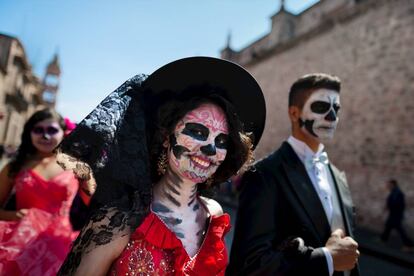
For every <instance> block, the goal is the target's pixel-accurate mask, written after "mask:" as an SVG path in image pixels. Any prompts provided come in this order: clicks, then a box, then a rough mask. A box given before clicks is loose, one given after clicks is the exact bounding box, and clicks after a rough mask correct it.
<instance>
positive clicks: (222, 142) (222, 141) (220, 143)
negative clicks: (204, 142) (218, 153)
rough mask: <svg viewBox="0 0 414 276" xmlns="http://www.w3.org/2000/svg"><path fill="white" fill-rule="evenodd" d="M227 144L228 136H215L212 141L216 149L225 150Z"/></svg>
mask: <svg viewBox="0 0 414 276" xmlns="http://www.w3.org/2000/svg"><path fill="white" fill-rule="evenodd" d="M228 142H229V136H228V135H227V134H223V133H221V134H219V135H217V137H216V139H214V143H215V144H216V148H218V149H227V146H228Z"/></svg>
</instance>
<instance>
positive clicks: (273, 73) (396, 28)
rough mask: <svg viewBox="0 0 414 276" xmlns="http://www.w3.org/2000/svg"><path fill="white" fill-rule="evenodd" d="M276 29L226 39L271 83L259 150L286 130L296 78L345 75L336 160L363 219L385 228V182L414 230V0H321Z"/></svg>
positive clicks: (284, 16) (333, 148)
mask: <svg viewBox="0 0 414 276" xmlns="http://www.w3.org/2000/svg"><path fill="white" fill-rule="evenodd" d="M271 24H272V28H271V31H270V33H269V34H267V35H265V36H263V37H262V38H260V39H258V40H257V41H255V42H253V43H251V44H250V45H249V46H247V47H245V48H243V49H241V50H239V51H235V50H233V49H231V47H230V45H227V46H226V47H225V48H224V49H223V50H222V52H221V56H222V57H223V58H225V59H229V60H232V61H234V62H237V63H239V64H241V65H243V66H244V67H245V68H246V69H247V70H248V71H250V72H251V73H252V74H253V75H254V77H255V78H256V79H257V80H258V82H259V84H260V85H261V87H262V88H263V90H264V93H265V97H266V105H267V122H266V129H265V133H264V135H263V138H262V140H261V142H260V144H259V146H258V148H257V153H256V154H257V157H258V158H260V157H263V156H265V155H267V154H268V153H270V152H271V151H272V150H273V149H275V148H276V147H278V146H279V145H280V144H281V142H282V141H284V140H285V139H286V137H287V136H288V135H289V131H290V130H289V128H290V123H289V118H288V115H287V105H288V91H289V88H290V85H291V84H292V83H293V81H295V80H296V79H297V78H298V77H300V76H302V75H304V74H307V73H311V72H326V73H332V74H335V75H337V76H339V77H340V78H341V80H342V92H341V105H342V109H341V115H340V122H339V127H338V130H337V132H336V136H335V139H334V140H333V141H332V142H330V143H329V144H327V148H328V153H329V157H330V160H332V161H333V163H335V164H336V165H337V166H338V167H339V168H340V169H343V170H345V171H346V174H347V178H348V182H349V185H350V189H351V191H352V194H353V199H354V204H355V206H356V210H357V223H358V224H359V225H361V226H363V227H367V228H371V229H373V230H376V231H381V230H382V227H383V223H384V220H385V212H384V205H385V198H386V195H387V194H386V191H385V189H384V182H385V181H386V180H387V179H389V178H395V179H397V180H398V182H399V183H400V186H401V188H402V190H403V191H404V192H405V194H406V216H405V224H406V226H407V227H408V230H410V231H409V232H411V233H414V186H413V185H414V120H413V118H414V63H413V61H414V51H413V45H414V1H411V0H321V1H320V2H318V3H316V4H315V5H313V6H311V7H310V8H308V9H307V10H305V11H303V12H302V13H300V14H297V15H294V14H291V13H289V12H288V11H286V10H285V9H284V8H283V6H282V8H281V10H280V11H279V12H277V13H276V14H275V15H274V16H273V17H272V18H271Z"/></svg>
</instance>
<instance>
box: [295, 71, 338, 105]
mask: <svg viewBox="0 0 414 276" xmlns="http://www.w3.org/2000/svg"><path fill="white" fill-rule="evenodd" d="M321 88H325V89H330V90H335V91H337V92H338V93H339V92H340V91H341V80H340V79H339V78H338V77H337V76H333V75H329V74H324V73H313V74H309V75H305V76H303V77H301V78H299V79H298V80H296V81H295V82H294V83H293V84H292V87H291V88H290V91H289V106H297V107H299V108H302V107H303V105H304V104H305V101H306V100H307V99H308V97H309V96H310V94H311V93H312V92H313V91H315V90H316V89H321Z"/></svg>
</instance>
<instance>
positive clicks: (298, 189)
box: [281, 142, 331, 243]
mask: <svg viewBox="0 0 414 276" xmlns="http://www.w3.org/2000/svg"><path fill="white" fill-rule="evenodd" d="M281 151H282V156H283V158H284V162H283V167H284V169H285V171H286V174H287V176H288V179H289V182H288V183H289V184H290V185H291V187H292V188H293V190H294V191H295V193H296V196H297V197H298V199H299V201H300V204H301V205H302V209H303V210H304V211H305V212H306V213H307V215H308V217H309V218H310V220H311V221H312V224H313V226H314V230H315V234H316V235H317V237H318V238H319V239H320V242H321V243H325V240H326V237H327V236H328V237H329V235H330V231H331V229H330V226H329V223H328V220H327V218H326V214H325V211H324V209H323V206H322V203H321V201H320V199H319V196H318V194H317V192H316V191H315V188H314V186H313V184H312V182H311V180H310V178H309V176H308V173H307V172H306V169H305V167H304V165H303V163H302V162H301V161H300V159H299V157H298V156H297V155H296V153H295V152H294V151H293V149H292V147H291V146H290V145H289V144H288V143H287V142H284V144H283V145H282V147H281Z"/></svg>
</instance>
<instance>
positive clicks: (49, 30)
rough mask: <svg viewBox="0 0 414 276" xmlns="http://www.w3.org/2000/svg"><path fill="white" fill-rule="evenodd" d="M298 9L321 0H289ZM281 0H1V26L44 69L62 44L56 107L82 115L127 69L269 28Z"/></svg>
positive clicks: (237, 44) (238, 42)
mask: <svg viewBox="0 0 414 276" xmlns="http://www.w3.org/2000/svg"><path fill="white" fill-rule="evenodd" d="M285 2H286V9H287V10H289V11H291V12H292V13H298V12H300V11H302V10H303V9H305V8H307V7H309V6H310V5H312V4H314V3H316V2H318V1H317V0H286V1H285ZM279 7H280V0H257V1H254V0H204V1H197V0H122V1H113V0H112V1H110V0H87V1H82V0H61V1H58V0H31V1H30V0H0V32H1V33H5V34H8V35H12V36H15V37H17V38H19V39H20V41H21V42H22V43H23V45H24V47H25V49H26V54H27V55H28V58H29V62H30V63H31V64H32V66H33V69H34V71H35V72H36V74H37V75H38V76H40V77H42V76H43V74H44V69H45V66H46V64H47V63H48V62H49V61H50V60H51V58H52V57H53V55H54V53H55V52H58V54H59V58H60V63H61V69H62V77H61V82H60V91H59V96H58V105H57V109H58V111H59V112H61V113H62V114H63V115H64V116H69V117H70V118H72V119H74V120H77V121H79V120H80V119H82V118H83V117H84V116H86V115H87V114H88V113H89V111H90V110H91V109H93V108H94V107H95V106H96V105H97V104H98V103H99V102H100V101H101V100H102V99H103V98H104V97H105V96H106V95H107V94H109V93H110V92H111V91H112V90H114V89H115V88H116V87H118V86H119V85H120V84H122V82H124V81H125V80H126V79H128V78H129V77H131V76H133V75H136V74H138V73H147V74H149V73H151V72H153V71H154V70H155V69H157V68H158V67H160V66H162V65H163V64H166V63H168V62H170V61H173V60H175V59H178V58H183V57H187V56H194V55H203V56H215V57H218V56H219V52H220V50H221V49H222V48H223V47H224V46H225V43H226V40H227V35H228V33H229V32H231V46H232V47H233V48H234V49H236V50H237V49H240V48H243V47H244V46H246V45H248V44H250V43H251V42H253V41H254V40H256V39H257V38H259V37H261V36H262V35H264V34H266V33H267V32H268V31H269V29H270V16H272V15H273V14H274V13H276V12H277V11H278V10H279Z"/></svg>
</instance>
